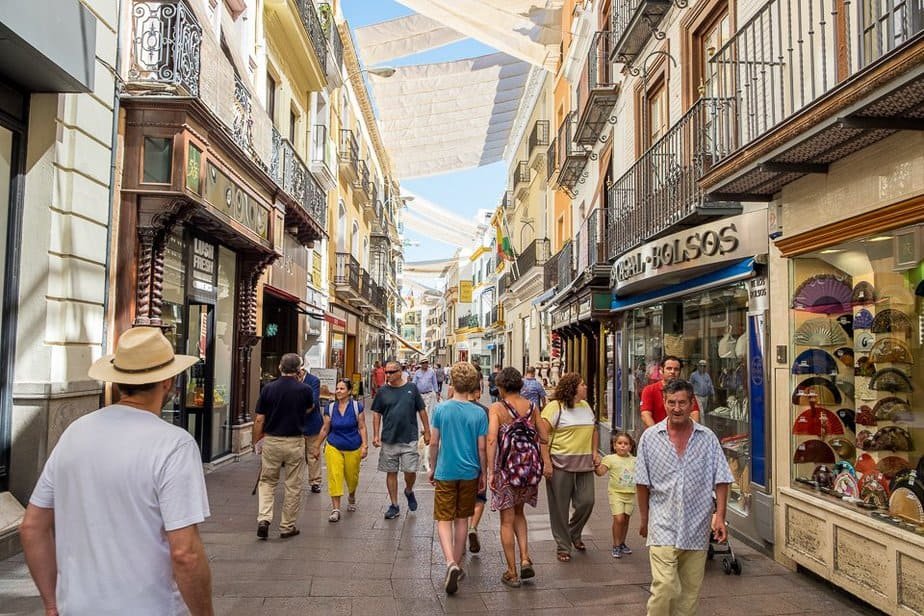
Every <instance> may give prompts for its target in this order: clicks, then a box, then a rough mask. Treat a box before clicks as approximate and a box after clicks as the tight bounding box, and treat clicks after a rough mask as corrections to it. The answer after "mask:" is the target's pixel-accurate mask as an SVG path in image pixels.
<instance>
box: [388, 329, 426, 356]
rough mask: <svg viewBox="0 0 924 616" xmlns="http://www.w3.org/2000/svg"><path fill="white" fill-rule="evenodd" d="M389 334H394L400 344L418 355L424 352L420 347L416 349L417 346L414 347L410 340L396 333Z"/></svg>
mask: <svg viewBox="0 0 924 616" xmlns="http://www.w3.org/2000/svg"><path fill="white" fill-rule="evenodd" d="M391 335H392V336H394V337H395V338H397V339H398V342H400V343H401V344H402V345H404V346H406V347H407V348H409V349H410V350H412V351H414V352H415V353H417V354H418V355H423V354H424V352H423V351H422V350H421V349H418V348H417V347H415V346H414V345H413V344H411V343H410V342H408V341H407V340H406V339H404V338H403V337H401V336H399V335H398V334H397V333H395V332H392V333H391Z"/></svg>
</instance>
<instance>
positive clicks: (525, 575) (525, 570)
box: [520, 560, 536, 580]
mask: <svg viewBox="0 0 924 616" xmlns="http://www.w3.org/2000/svg"><path fill="white" fill-rule="evenodd" d="M534 577H536V570H535V569H533V563H532V561H530V560H524V561H523V562H521V563H520V579H521V580H528V579H530V578H534Z"/></svg>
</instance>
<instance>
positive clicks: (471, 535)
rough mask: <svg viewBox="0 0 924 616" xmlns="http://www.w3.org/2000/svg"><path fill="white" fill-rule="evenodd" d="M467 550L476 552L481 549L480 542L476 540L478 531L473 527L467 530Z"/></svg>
mask: <svg viewBox="0 0 924 616" xmlns="http://www.w3.org/2000/svg"><path fill="white" fill-rule="evenodd" d="M468 551H469V552H471V553H472V554H477V553H478V552H480V551H481V542H480V541H478V531H477V530H476V529H474V528H470V529H469V530H468Z"/></svg>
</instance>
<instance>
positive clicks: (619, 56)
mask: <svg viewBox="0 0 924 616" xmlns="http://www.w3.org/2000/svg"><path fill="white" fill-rule="evenodd" d="M672 2H676V4H677V5H678V6H681V7H684V6H686V5H687V2H688V0H621V1H620V2H614V3H613V49H612V59H613V61H614V62H621V63H625V64H630V63H632V62H633V61H634V60H635V58H636V57H638V54H639V53H641V51H642V49H644V48H645V45H646V44H648V41H649V39H651V37H655V38H656V39H658V40H662V39H664V38H665V35H664V33H663V32H661V31H660V30H658V26H659V25H660V24H661V20H663V19H664V16H665V15H666V14H667V11H668V10H669V9H670V8H671V4H672Z"/></svg>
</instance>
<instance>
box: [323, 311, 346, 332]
mask: <svg viewBox="0 0 924 616" xmlns="http://www.w3.org/2000/svg"><path fill="white" fill-rule="evenodd" d="M324 320H325V321H327V322H328V323H330V324H331V325H333V326H334V327H339V328H340V329H344V328H345V327H346V325H347V322H346V321H345V320H343V319H341V318H340V317H336V316H334V315H332V314H330V313H329V312H328V313H326V314H325V315H324Z"/></svg>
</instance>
